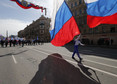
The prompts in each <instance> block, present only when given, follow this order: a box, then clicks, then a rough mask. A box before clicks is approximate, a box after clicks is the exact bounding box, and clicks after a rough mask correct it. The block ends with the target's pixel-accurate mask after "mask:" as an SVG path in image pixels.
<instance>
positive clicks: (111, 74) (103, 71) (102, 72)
mask: <svg viewBox="0 0 117 84" xmlns="http://www.w3.org/2000/svg"><path fill="white" fill-rule="evenodd" d="M30 49H31V48H30ZM31 50H34V51H37V52H40V53H43V54H46V55H49V53H46V52H43V51H39V50H36V49H31ZM65 60H66V61H68V62H71V63H74V64H77V62H74V61H71V60H68V59H65ZM84 66H86V67H90V68H92V69H94V70H96V71H99V72H102V73H105V74H108V75H111V76H114V77H117V75H116V74H113V73H110V72H107V71H103V70H101V69H97V68H94V67H91V66H87V65H84Z"/></svg>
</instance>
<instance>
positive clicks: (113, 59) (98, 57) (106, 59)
mask: <svg viewBox="0 0 117 84" xmlns="http://www.w3.org/2000/svg"><path fill="white" fill-rule="evenodd" d="M35 49H37V48H35ZM37 50H43V49H39V48H38V49H37ZM43 51H47V52H52V51H50V50H43ZM68 53H70V52H68ZM70 54H71V53H70ZM62 55H65V56H66V55H67V54H62ZM85 56H88V57H92V58H98V59H103V60H108V61H113V62H117V60H114V59H108V58H104V57H96V56H90V55H85Z"/></svg>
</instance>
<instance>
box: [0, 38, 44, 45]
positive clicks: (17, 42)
mask: <svg viewBox="0 0 117 84" xmlns="http://www.w3.org/2000/svg"><path fill="white" fill-rule="evenodd" d="M40 43H41V44H42V43H43V42H40V41H39V40H36V39H30V40H26V39H24V38H22V39H8V38H5V39H0V45H1V47H8V46H9V47H15V46H22V47H24V44H25V45H37V44H40Z"/></svg>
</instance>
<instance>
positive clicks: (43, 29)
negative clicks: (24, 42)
mask: <svg viewBox="0 0 117 84" xmlns="http://www.w3.org/2000/svg"><path fill="white" fill-rule="evenodd" d="M50 21H51V20H50V18H46V17H44V16H43V15H42V16H41V17H40V18H39V19H37V20H36V21H33V22H32V24H30V25H28V26H27V27H26V28H25V29H24V30H21V31H19V32H18V37H24V38H26V39H37V38H38V40H39V41H44V42H48V41H50V33H49V28H50Z"/></svg>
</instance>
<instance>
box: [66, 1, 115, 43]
mask: <svg viewBox="0 0 117 84" xmlns="http://www.w3.org/2000/svg"><path fill="white" fill-rule="evenodd" d="M67 4H68V6H69V8H70V10H71V12H72V14H73V16H74V18H75V20H76V22H77V24H78V27H79V29H80V32H81V34H82V37H81V38H82V41H83V42H84V43H86V44H95V45H97V44H98V45H117V25H109V24H103V25H99V26H97V27H95V28H89V27H88V25H87V13H86V5H85V3H84V0H67Z"/></svg>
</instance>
